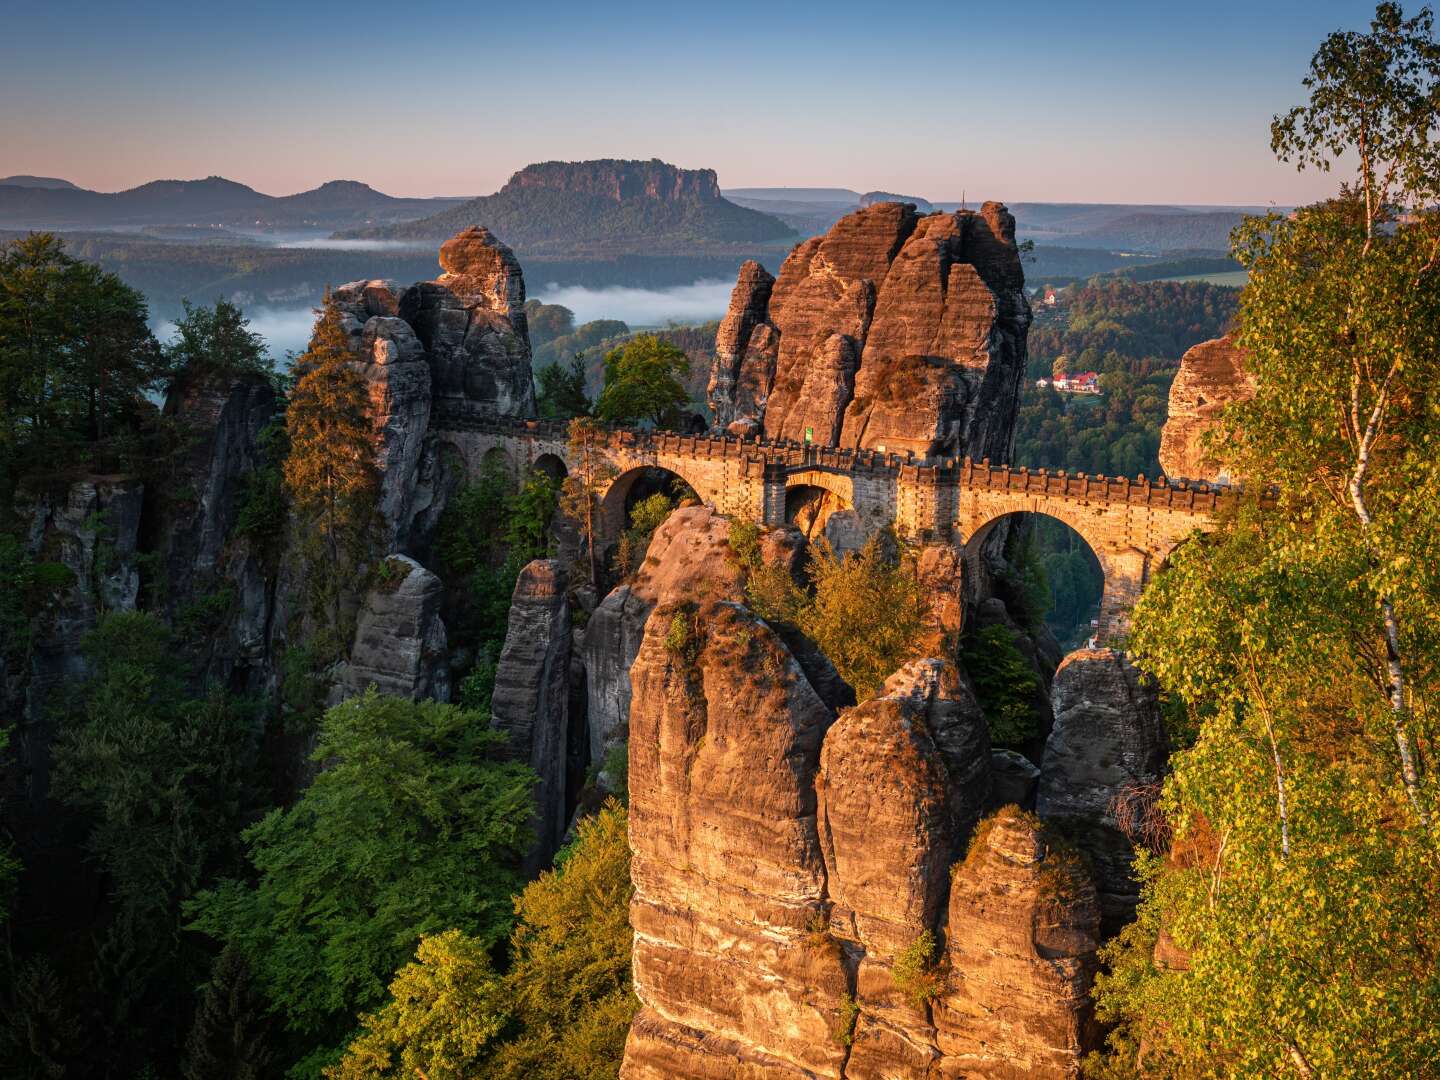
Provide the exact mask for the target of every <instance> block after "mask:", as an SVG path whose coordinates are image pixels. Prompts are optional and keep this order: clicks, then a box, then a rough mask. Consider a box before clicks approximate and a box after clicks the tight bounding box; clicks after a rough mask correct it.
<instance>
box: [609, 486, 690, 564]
mask: <svg viewBox="0 0 1440 1080" xmlns="http://www.w3.org/2000/svg"><path fill="white" fill-rule="evenodd" d="M674 509H675V500H673V499H671V498H670V497H669V496H668V495H666V494H665V493H664V492H657V493H656V494H654V495H651V496H650V497H649V498H646V499H641V500H640V501H639V502H638V503H636V504H635V506H634V507H633V508H632V509H631V511H630V525H629V526H628V527H627V528H626V529H625V531H624V532H622V533H621V534H620V546H619V547H618V548H617V550H616V553H615V567H616V570H617V571H618V572H619V574H620V576H621V577H629V576H630V575H631V574H634V573H635V572H636V571H637V570H639V569H640V564H641V563H642V562H643V561H644V559H645V552H646V551H648V550H649V548H650V538H651V537H652V536H654V535H655V530H656V529H658V528H659V527H660V526H661V525H663V524H664V523H665V519H666V518H667V517H669V516H670V513H671V511H673V510H674Z"/></svg>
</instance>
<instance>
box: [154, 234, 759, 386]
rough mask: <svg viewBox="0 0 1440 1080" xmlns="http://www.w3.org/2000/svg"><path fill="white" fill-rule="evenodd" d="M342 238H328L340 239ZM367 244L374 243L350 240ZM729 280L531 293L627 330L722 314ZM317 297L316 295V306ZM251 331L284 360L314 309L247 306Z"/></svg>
mask: <svg viewBox="0 0 1440 1080" xmlns="http://www.w3.org/2000/svg"><path fill="white" fill-rule="evenodd" d="M339 242H341V241H330V243H339ZM354 242H355V243H372V242H373V241H359V240H357V241H354ZM731 288H733V282H729V281H720V280H701V281H695V282H692V283H691V284H689V285H676V286H673V287H671V288H668V289H640V288H631V287H628V286H620V285H617V286H611V287H609V288H604V289H591V288H586V287H585V286H583V285H555V284H553V283H552V284H549V285H544V286H541V287H539V288H537V289H535V290H534V291H533V292H532V293H531V294H530V295H531V296H532V297H534V298H535V299H538V300H540V301H541V302H542V303H546V304H563V305H564V306H565V307H568V308H569V309H570V310H571V311H573V312H574V313H575V322H576V325H579V324H581V323H587V322H591V321H593V320H595V319H620V320H621V321H623V322H625V323H627V324H628V325H629V326H631V327H632V328H637V329H638V328H640V327H646V326H664V325H665V324H667V323H671V322H675V323H702V322H709V321H710V320H712V319H718V318H720V317H721V316H722V315H724V314H725V308H726V306H727V305H728V304H729V302H730V290H731ZM319 302H320V298H319V297H318V296H317V297H316V298H315V303H316V304H318V303H319ZM245 314H246V315H247V316H248V317H249V319H250V329H252V330H254V331H255V332H256V333H257V334H259V335H261V336H262V337H263V338H264V339H265V343H266V345H267V346H268V347H269V351H270V355H271V357H272V358H273V359H274V360H276V361H277V362H279V363H282V364H283V363H284V361H285V357H286V354H288V353H292V352H293V353H299V352H304V350H305V346H306V345H307V344H309V341H310V328H311V326H312V325H313V324H314V322H315V313H314V310H313V308H312V306H310V305H306V306H304V307H253V308H246V309H245ZM154 330H155V336H156V337H158V338H159V339H160V340H161V341H166V340H168V339H169V338H170V337H171V335H173V334H174V333H175V323H174V322H173V321H161V322H157V323H156V324H155V326H154Z"/></svg>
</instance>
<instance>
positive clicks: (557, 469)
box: [530, 454, 570, 484]
mask: <svg viewBox="0 0 1440 1080" xmlns="http://www.w3.org/2000/svg"><path fill="white" fill-rule="evenodd" d="M530 471H531V472H538V473H543V474H544V475H546V476H548V477H549V478H550V479H551V480H553V481H555V483H557V484H562V483H564V482H565V478H566V477H567V476H569V475H570V470H569V469H567V468H566V467H565V461H564V459H563V458H561V457H560V455H558V454H541V455H540V456H539V457H537V458H536V459H535V461H534V463H533V464H532V465H531V466H530Z"/></svg>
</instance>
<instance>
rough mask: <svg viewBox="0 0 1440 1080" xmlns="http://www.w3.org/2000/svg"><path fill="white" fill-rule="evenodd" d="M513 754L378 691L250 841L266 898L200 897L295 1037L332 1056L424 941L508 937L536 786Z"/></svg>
mask: <svg viewBox="0 0 1440 1080" xmlns="http://www.w3.org/2000/svg"><path fill="white" fill-rule="evenodd" d="M505 747H506V739H505V736H504V734H503V733H499V732H494V731H491V730H489V728H488V727H487V725H486V721H485V718H484V717H483V716H480V715H478V714H476V713H472V712H467V711H466V710H463V709H459V708H456V707H455V706H453V705H441V704H438V703H436V702H433V701H421V702H414V701H406V700H402V699H399V698H389V697H380V696H378V695H376V694H375V693H374V692H373V690H372V691H370V692H368V693H367V694H365V695H364V696H362V697H358V698H355V699H353V700H351V701H347V702H345V703H344V704H341V705H337V706H335V707H334V708H332V709H330V710H329V711H328V712H327V713H326V714H325V716H324V718H323V720H322V721H321V725H320V732H319V737H318V740H317V742H316V746H315V750H314V752H313V754H312V755H311V757H312V760H313V761H315V762H316V764H317V765H320V766H323V768H322V769H321V771H320V773H319V774H318V775H317V776H316V777H315V780H314V781H313V782H312V783H311V785H310V787H309V788H307V789H306V790H305V792H304V794H303V795H301V797H300V799H299V800H298V801H297V802H296V803H295V805H294V806H292V807H290V808H288V809H281V810H274V811H272V812H271V813H270V814H269V815H267V816H266V817H265V818H264V819H263V820H262V821H260V822H259V823H258V824H256V825H254V826H253V827H251V828H250V829H248V830H247V831H246V832H245V834H244V836H245V842H246V844H247V845H248V848H249V856H250V861H251V863H252V864H253V866H254V868H255V881H254V883H253V884H251V883H248V882H245V881H240V880H232V881H228V882H225V883H224V884H222V885H220V886H219V887H217V888H215V889H213V890H211V891H209V892H206V893H204V894H202V895H201V896H199V897H198V898H197V899H196V900H195V901H194V902H193V903H192V904H191V905H190V906H189V908H188V911H189V913H190V915H191V917H192V919H193V926H194V927H195V928H196V929H199V930H202V931H204V932H205V933H207V934H209V935H210V936H211V937H213V938H215V939H217V940H219V941H222V942H224V943H226V944H227V945H231V946H234V947H235V948H236V949H238V950H239V951H240V953H241V954H242V955H244V956H245V957H246V958H247V960H248V961H249V963H250V965H251V967H252V968H253V970H254V972H255V975H256V978H257V979H258V981H259V984H260V986H261V988H262V989H263V990H264V992H265V995H266V997H267V998H268V999H269V1000H270V1002H271V1003H272V1005H273V1006H274V1007H275V1008H276V1009H277V1010H278V1011H279V1012H280V1013H281V1014H282V1015H283V1016H284V1017H285V1020H286V1023H287V1025H288V1026H289V1027H290V1028H291V1029H292V1030H294V1031H296V1032H300V1033H305V1034H306V1035H308V1036H312V1037H318V1038H321V1039H324V1040H329V1041H330V1043H331V1044H333V1043H334V1042H336V1041H338V1040H339V1039H340V1038H341V1037H342V1036H343V1035H344V1034H345V1032H346V1030H348V1027H349V1025H350V1023H351V1022H352V1018H353V1017H354V1015H355V1014H356V1013H357V1012H358V1011H361V1010H365V1009H371V1008H374V1007H375V1006H376V1005H378V1004H379V1003H380V1001H381V1000H382V997H383V994H384V990H385V979H386V978H387V977H388V976H389V975H390V974H391V973H392V972H393V971H395V969H396V968H398V967H399V966H400V965H401V964H402V963H403V962H404V961H405V959H406V957H408V956H410V955H411V954H412V952H413V951H414V949H415V946H416V944H417V943H418V942H419V940H420V938H421V937H422V936H423V935H425V934H432V933H437V932H439V931H442V930H447V929H452V928H453V929H459V930H462V931H464V932H465V933H466V934H468V935H471V936H472V937H474V938H476V939H478V941H479V942H480V944H481V946H482V947H489V946H490V945H493V944H494V943H495V942H497V941H499V940H501V939H503V938H504V936H505V935H506V934H507V933H508V932H509V929H510V925H511V918H510V901H509V897H510V895H511V894H512V893H513V892H515V891H516V890H517V889H518V887H519V885H520V882H521V879H520V877H519V874H518V871H517V866H518V863H519V858H520V856H521V854H522V853H523V852H524V851H525V850H526V849H527V847H528V845H529V843H530V836H529V830H528V826H527V824H526V823H527V820H528V818H529V815H530V812H531V788H532V787H533V783H534V774H533V773H531V772H530V770H529V769H528V768H526V767H525V766H523V765H520V764H518V763H515V762H510V761H503V760H500V759H501V758H502V757H503V755H504V753H505Z"/></svg>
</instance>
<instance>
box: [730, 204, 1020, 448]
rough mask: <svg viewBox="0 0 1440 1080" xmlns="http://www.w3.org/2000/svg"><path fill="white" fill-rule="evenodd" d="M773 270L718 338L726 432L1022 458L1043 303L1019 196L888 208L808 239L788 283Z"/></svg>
mask: <svg viewBox="0 0 1440 1080" xmlns="http://www.w3.org/2000/svg"><path fill="white" fill-rule="evenodd" d="M757 270H759V268H758V267H752V266H750V265H747V266H746V267H745V268H743V269H742V271H741V277H740V281H739V282H738V283H737V285H736V289H735V293H734V295H733V296H732V299H731V310H730V312H729V314H728V315H727V318H726V321H725V323H724V324H723V326H722V330H721V334H720V335H719V337H718V338H717V341H716V359H715V368H714V372H713V374H712V378H711V387H710V405H711V408H712V410H713V412H714V415H715V417H716V423H717V425H718V426H722V427H727V428H729V430H731V431H732V432H736V433H748V432H751V431H757V432H758V431H761V430H763V432H764V433H765V435H766V436H768V437H770V438H783V439H794V440H798V441H804V440H807V439H808V440H809V441H812V442H815V443H817V444H828V445H839V446H846V447H857V448H878V447H882V446H883V447H884V448H885V449H886V450H889V451H894V452H899V453H905V452H907V451H911V452H914V453H915V454H917V455H918V456H926V455H931V454H954V455H960V454H969V455H971V456H973V457H975V458H977V459H978V458H982V457H991V458H994V459H995V460H997V461H998V460H1001V459H1002V458H1004V457H1005V456H1006V455H1007V454H1008V451H1009V448H1010V441H1011V433H1012V428H1013V423H1014V411H1015V410H1014V406H1015V401H1016V398H1017V395H1018V393H1019V387H1020V380H1021V378H1022V376H1023V373H1024V368H1025V335H1026V331H1027V329H1028V327H1029V323H1030V308H1029V304H1028V303H1027V301H1026V299H1025V295H1024V288H1023V286H1024V273H1023V270H1022V268H1021V265H1020V256H1019V252H1018V250H1017V248H1016V244H1015V221H1014V218H1013V217H1012V216H1011V215H1010V213H1009V211H1007V210H1006V209H1005V207H1004V206H1002V205H1001V204H999V203H986V204H985V206H984V207H983V208H982V210H981V211H980V212H979V213H974V212H970V211H959V212H956V213H951V214H943V213H942V214H928V215H925V216H923V217H922V216H919V215H917V213H916V211H915V208H914V207H913V206H912V205H909V204H906V203H899V202H877V203H875V204H873V205H871V206H868V207H866V208H864V209H862V210H859V211H857V212H855V213H853V214H850V215H847V216H846V217H844V218H841V219H840V220H839V221H838V222H836V223H835V225H834V226H833V227H832V228H831V229H830V231H829V232H828V233H826V234H825V235H824V236H817V237H812V238H811V239H809V240H806V241H805V242H804V243H802V244H800V245H798V246H797V247H796V248H795V250H794V251H792V252H791V253H790V255H789V257H788V258H787V259H786V260H785V262H784V264H783V265H782V266H781V268H780V275H779V277H778V278H777V279H776V280H775V282H774V284H773V287H772V286H769V285H768V283H767V282H766V280H765V279H766V278H768V275H764V276H763V277H762V276H761V275H763V274H764V272H763V271H759V272H758V273H757ZM767 291H768V294H769V295H768V300H767V297H766V295H765V294H766V292H767ZM772 373H773V374H772Z"/></svg>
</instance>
